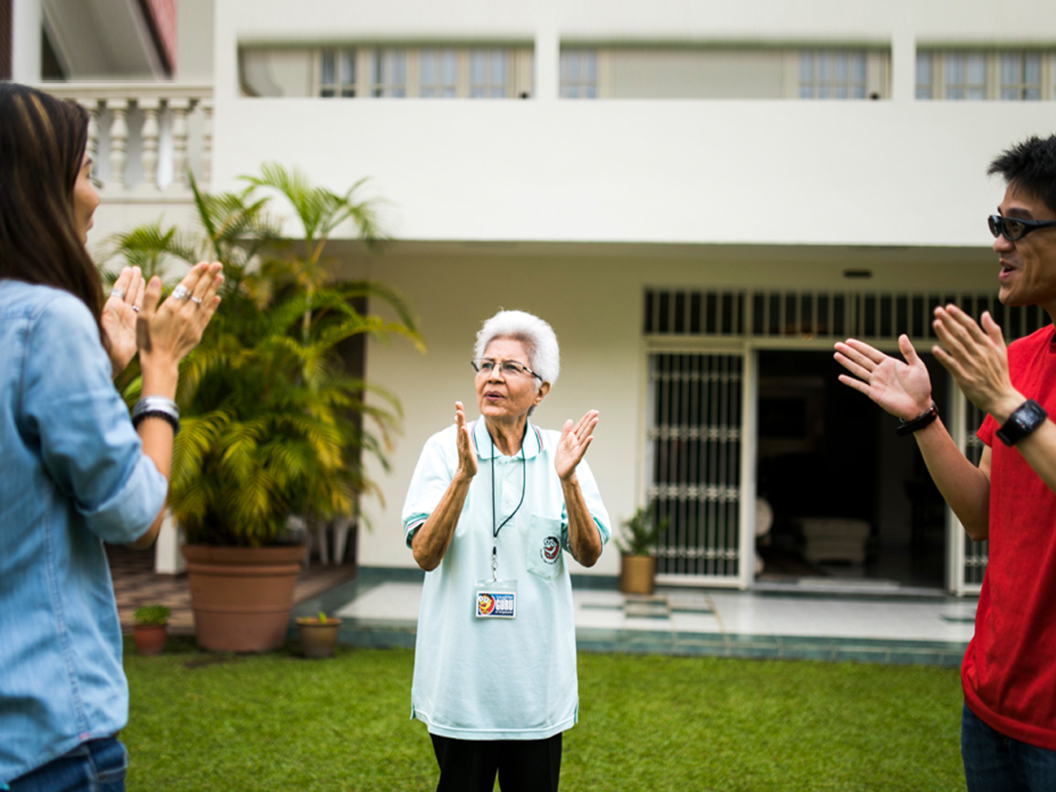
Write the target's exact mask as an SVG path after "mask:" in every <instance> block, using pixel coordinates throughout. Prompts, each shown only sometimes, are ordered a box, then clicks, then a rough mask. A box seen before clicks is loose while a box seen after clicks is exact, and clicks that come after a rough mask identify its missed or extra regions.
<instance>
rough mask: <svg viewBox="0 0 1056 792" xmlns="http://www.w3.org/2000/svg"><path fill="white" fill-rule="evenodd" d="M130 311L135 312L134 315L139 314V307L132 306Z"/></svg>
mask: <svg viewBox="0 0 1056 792" xmlns="http://www.w3.org/2000/svg"><path fill="white" fill-rule="evenodd" d="M132 310H133V311H135V312H136V313H139V306H138V305H133V306H132Z"/></svg>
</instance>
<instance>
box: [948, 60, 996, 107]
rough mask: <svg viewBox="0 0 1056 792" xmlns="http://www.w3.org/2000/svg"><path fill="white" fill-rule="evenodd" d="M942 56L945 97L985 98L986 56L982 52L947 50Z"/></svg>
mask: <svg viewBox="0 0 1056 792" xmlns="http://www.w3.org/2000/svg"><path fill="white" fill-rule="evenodd" d="M943 58H944V61H945V66H946V81H945V82H946V98H947V99H970V100H975V99H985V98H986V56H985V55H984V54H983V53H981V52H969V53H964V52H947V53H945V55H944V56H943Z"/></svg>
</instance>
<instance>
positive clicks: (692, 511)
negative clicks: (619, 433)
mask: <svg viewBox="0 0 1056 792" xmlns="http://www.w3.org/2000/svg"><path fill="white" fill-rule="evenodd" d="M648 371H649V379H648V392H647V415H648V419H647V420H648V425H647V430H646V436H647V443H646V449H647V450H646V470H647V475H648V476H649V479H648V481H649V484H648V487H647V500H648V503H649V505H650V508H651V510H652V513H653V518H654V519H655V520H657V521H661V520H667V521H668V528H667V530H666V532H665V533H664V535H663V536H662V537H661V539H660V542H659V546H658V548H657V573H658V574H659V575H668V574H674V575H679V576H690V577H692V578H696V579H702V578H704V579H708V580H710V581H712V582H716V583H719V582H727V583H733V584H736V583H738V582H739V581H740V577H741V573H742V571H743V570H742V567H741V564H742V550H741V547H742V544H741V514H740V512H741V455H742V434H743V433H742V399H743V387H744V356H743V355H740V354H703V353H696V352H693V353H679V352H658V353H653V354H650V355H649V358H648Z"/></svg>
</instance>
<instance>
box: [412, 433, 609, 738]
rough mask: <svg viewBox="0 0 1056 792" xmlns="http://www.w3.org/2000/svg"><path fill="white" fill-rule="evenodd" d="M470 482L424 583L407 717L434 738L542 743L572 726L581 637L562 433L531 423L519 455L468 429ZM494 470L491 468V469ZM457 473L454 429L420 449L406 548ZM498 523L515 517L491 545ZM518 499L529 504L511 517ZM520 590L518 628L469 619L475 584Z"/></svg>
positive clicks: (592, 487) (603, 530) (600, 517)
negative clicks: (560, 458) (505, 584)
mask: <svg viewBox="0 0 1056 792" xmlns="http://www.w3.org/2000/svg"><path fill="white" fill-rule="evenodd" d="M472 432H473V441H474V444H475V446H476V451H477V475H476V476H475V477H474V478H473V481H472V483H470V485H469V492H468V493H467V495H466V500H465V503H464V504H463V507H462V513H461V515H460V516H459V519H458V525H457V526H456V528H455V535H454V537H453V538H452V540H451V544H450V545H449V546H448V548H447V552H446V553H445V554H444V558H443V560H442V561H441V562H440V565H439V566H438V567H437V568H436V569H434V570H433V571H432V572H428V573H426V575H425V583H424V586H423V589H422V604H421V608H420V609H419V612H418V634H417V638H416V641H415V651H414V681H413V683H412V685H411V717H413V718H417V719H418V720H421V721H423V722H424V723H425V724H426V726H427V727H428V729H429V732H430V733H431V734H436V735H439V736H441V737H453V738H455V739H461V740H544V739H547V738H549V737H553V736H554V735H555V734H558V733H559V732H562V731H564V730H565V729H568V728H569V727H570V726H572V725H573V724H574V723H575V722H576V716H577V710H578V704H579V699H578V691H577V681H576V628H575V624H574V622H573V619H572V616H573V609H572V581H571V578H570V577H569V572H568V565H567V564H566V563H565V559H564V552H562V550H561V547H563V548H564V550H565V552H567V551H568V515H567V512H566V510H565V501H564V496H563V494H562V491H561V482H560V480H559V479H558V477H557V472H556V471H555V470H554V448H555V447H556V445H557V441H558V439H559V438H560V437H561V434H560V433H559V432H553V431H543V430H539V429H536V428H535V427H534V426H532V425H531V424H528V428H527V432H526V434H525V438H524V443H523V451H524V460H523V462H522V459H521V454H520V453H518V454H517V455H516V456H512V457H506V456H503V455H502V454H501V453H499V452H498V451H497V450H495V447H494V446H493V445H492V443H491V438H490V437H489V436H488V432H487V428H486V427H485V425H484V422H483V421H482V420H480V421H476V422H475V423H474V424H473V425H472ZM493 466H494V468H493ZM457 467H458V452H457V450H456V447H455V427H454V426H450V427H448V428H447V429H445V430H443V431H442V432H438V433H437V434H435V435H433V436H432V437H430V438H429V440H428V441H426V444H425V448H423V449H422V455H421V457H420V458H419V460H418V465H417V467H416V468H415V471H414V476H413V477H412V479H411V486H410V490H409V491H408V493H407V500H406V502H405V503H404V507H403V526H404V530H405V535H406V537H407V539H408V541H409V540H410V538H411V535H412V533H413V531H415V530H416V529H417V528H418V527H420V526H421V524H422V523H423V522H424V521H425V520H426V518H428V516H429V514H430V513H432V511H433V509H435V508H436V505H437V504H438V503H439V502H440V498H441V497H442V496H443V494H444V491H445V490H446V489H447V487H448V485H449V484H450V483H451V478H452V476H453V475H454V473H455V470H456V469H457ZM493 469H494V480H495V489H494V495H495V512H496V521H495V522H496V523H497V524H500V525H501V524H502V522H503V520H505V519H506V518H507V517H508V516H509V515H511V514H512V515H513V518H512V519H511V520H510V521H509V522H508V523H506V525H505V526H504V527H502V529H501V530H500V532H499V536H498V539H497V540H494V539H493V535H492V534H493V522H492V493H493V491H492V472H493ZM576 478H577V479H578V481H579V486H580V489H581V491H582V493H583V498H584V500H585V501H586V504H587V509H588V511H589V512H590V514H591V516H592V517H593V518H594V523H595V524H596V525H597V527H598V531H599V533H600V535H601V540H602V542H603V543H604V542H607V541H608V539H609V515H608V513H607V512H606V511H605V506H604V505H603V504H602V502H601V495H600V494H599V493H598V487H597V484H596V483H595V481H594V476H593V474H592V473H591V472H590V466H589V465H587V463H586V461H585V460H584V461H583V462H580V464H579V467H578V468H577V469H576ZM522 493H523V494H524V501H523V503H521V504H520V507H519V508H518V503H519V502H520V501H521V496H522ZM493 544H495V545H496V546H497V549H498V554H497V558H498V570H497V577H498V578H499V580H503V581H511V580H515V581H516V588H517V615H516V618H514V619H481V618H478V617H477V616H476V615H475V608H474V605H475V602H476V596H475V594H476V590H477V586H476V582H477V581H479V580H490V578H491V556H492V546H493Z"/></svg>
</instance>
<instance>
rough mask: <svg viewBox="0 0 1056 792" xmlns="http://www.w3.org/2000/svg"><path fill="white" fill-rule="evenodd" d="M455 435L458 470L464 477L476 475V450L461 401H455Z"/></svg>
mask: <svg viewBox="0 0 1056 792" xmlns="http://www.w3.org/2000/svg"><path fill="white" fill-rule="evenodd" d="M455 435H456V438H457V439H456V442H457V444H458V471H459V473H461V475H462V476H463V477H464V478H473V477H474V476H475V475H477V452H476V449H475V448H474V447H473V438H472V437H470V435H469V427H468V426H466V411H465V408H464V407H463V406H462V402H459V401H456V402H455Z"/></svg>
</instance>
